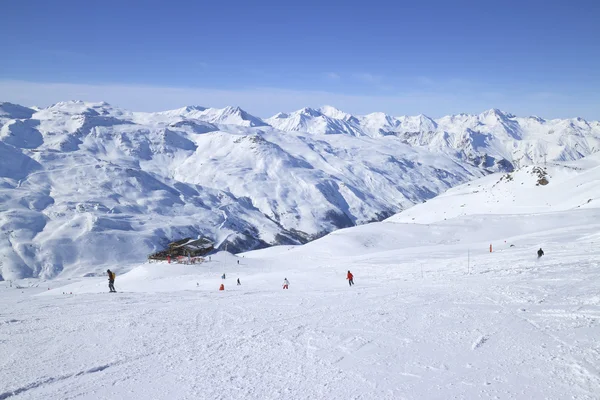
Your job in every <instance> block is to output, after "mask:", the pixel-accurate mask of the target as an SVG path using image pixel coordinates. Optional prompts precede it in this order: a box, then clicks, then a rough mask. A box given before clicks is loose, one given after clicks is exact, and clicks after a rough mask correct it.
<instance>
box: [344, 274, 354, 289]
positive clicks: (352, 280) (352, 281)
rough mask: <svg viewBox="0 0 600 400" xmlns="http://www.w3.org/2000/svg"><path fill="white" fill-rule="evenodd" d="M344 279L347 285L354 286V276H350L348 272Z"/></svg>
mask: <svg viewBox="0 0 600 400" xmlns="http://www.w3.org/2000/svg"><path fill="white" fill-rule="evenodd" d="M346 279H348V285H350V286H352V285H354V275H352V272H350V271H348V276H347V277H346Z"/></svg>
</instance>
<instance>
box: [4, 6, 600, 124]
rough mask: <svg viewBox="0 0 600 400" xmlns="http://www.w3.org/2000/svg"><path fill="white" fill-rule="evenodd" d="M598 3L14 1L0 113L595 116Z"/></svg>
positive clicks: (599, 80)
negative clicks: (97, 107)
mask: <svg viewBox="0 0 600 400" xmlns="http://www.w3.org/2000/svg"><path fill="white" fill-rule="evenodd" d="M598 3H600V2H597V1H586V0H582V1H566V0H565V1H536V0H531V1H504V2H496V1H486V0H481V1H468V2H467V1H410V2H409V1H395V2H394V1H389V2H381V1H377V0H374V1H361V2H356V3H355V2H351V1H346V2H324V1H310V0H305V1H301V2H281V1H277V2H276V1H257V2H251V1H239V2H238V1H233V0H231V1H210V2H208V1H168V2H167V1H133V0H129V1H112V0H103V1H97V2H85V1H70V0H69V1H67V0H56V1H53V2H49V1H41V0H39V1H28V2H23V1H17V2H7V3H5V4H3V7H2V10H3V11H2V14H3V18H2V23H1V24H0V37H1V38H2V39H1V40H0V54H1V55H2V57H1V62H0V101H14V102H19V103H22V104H27V105H34V104H35V105H47V104H50V103H53V102H56V101H60V100H67V99H83V100H91V101H93V100H96V101H100V100H104V101H108V102H110V103H113V104H115V105H118V106H122V107H126V108H129V109H133V110H146V111H153V110H161V109H168V108H175V107H180V106H183V105H188V104H199V105H204V106H215V107H221V106H225V105H240V106H242V107H243V108H245V109H247V110H248V111H249V112H251V113H253V114H256V115H259V116H269V115H271V114H274V113H276V112H277V111H291V110H294V109H297V108H301V107H303V106H320V105H323V104H331V105H333V106H336V107H338V108H341V109H343V110H345V111H348V112H352V113H358V114H361V113H368V112H372V111H384V112H388V113H391V114H395V115H402V114H419V113H423V114H427V115H430V116H433V117H437V116H441V115H445V114H450V113H459V112H470V113H476V112H481V111H483V110H485V109H488V108H492V107H495V108H501V109H504V110H506V111H510V112H513V113H515V114H519V115H531V114H536V115H540V116H544V117H572V116H583V117H585V118H588V119H600V94H599V93H600V90H599V89H600V65H599V64H600V62H599V61H600V24H599V23H598V16H599V15H600V5H599V4H598Z"/></svg>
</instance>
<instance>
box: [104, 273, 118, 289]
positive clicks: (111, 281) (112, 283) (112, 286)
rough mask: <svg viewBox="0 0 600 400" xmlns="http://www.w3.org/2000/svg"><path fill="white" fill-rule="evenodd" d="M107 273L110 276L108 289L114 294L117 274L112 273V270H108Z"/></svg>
mask: <svg viewBox="0 0 600 400" xmlns="http://www.w3.org/2000/svg"><path fill="white" fill-rule="evenodd" d="M106 273H107V274H108V289H109V290H110V291H111V293H112V292H116V290H115V277H116V275H115V273H114V272H112V271H111V270H110V269H107V270H106Z"/></svg>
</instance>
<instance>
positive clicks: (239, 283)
mask: <svg viewBox="0 0 600 400" xmlns="http://www.w3.org/2000/svg"><path fill="white" fill-rule="evenodd" d="M237 284H238V286H240V285H241V284H242V282H240V278H238V281H237Z"/></svg>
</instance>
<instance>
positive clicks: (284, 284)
mask: <svg viewBox="0 0 600 400" xmlns="http://www.w3.org/2000/svg"><path fill="white" fill-rule="evenodd" d="M289 287H290V282H289V281H288V280H287V278H285V279H284V280H283V288H284V289H289Z"/></svg>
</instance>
